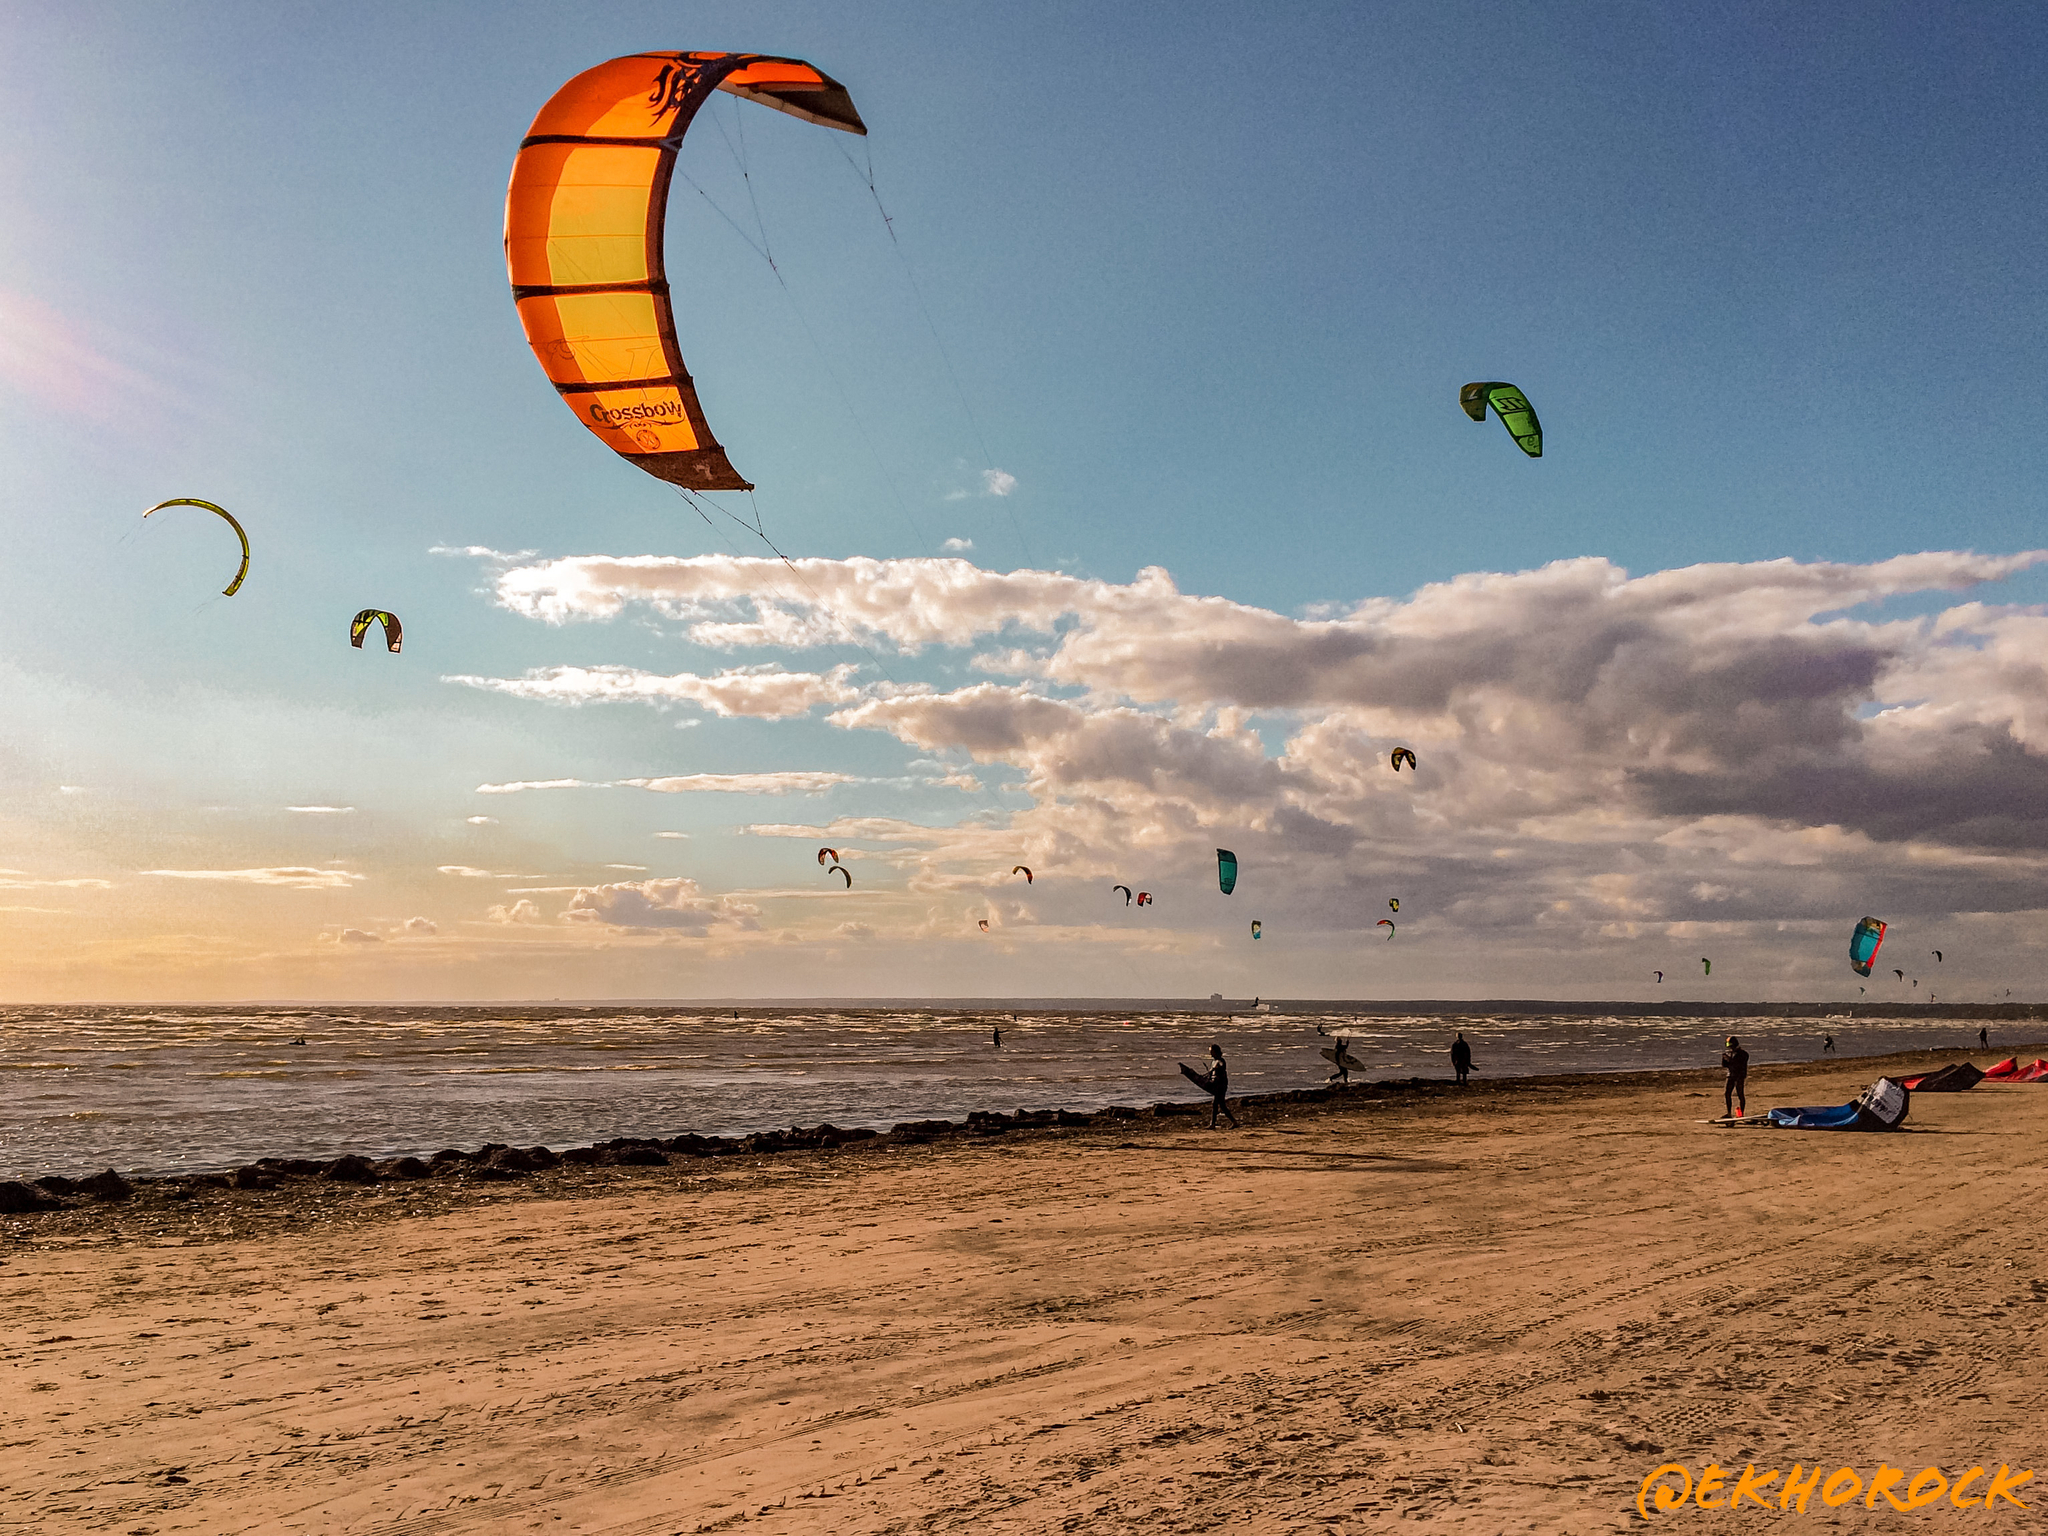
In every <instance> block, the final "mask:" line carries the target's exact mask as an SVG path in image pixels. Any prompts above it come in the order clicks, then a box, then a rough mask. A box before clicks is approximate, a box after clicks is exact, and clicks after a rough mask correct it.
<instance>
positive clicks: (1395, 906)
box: [1387, 896, 1401, 912]
mask: <svg viewBox="0 0 2048 1536" xmlns="http://www.w3.org/2000/svg"><path fill="white" fill-rule="evenodd" d="M1387 910H1388V911H1389V912H1398V911H1400V910H1401V898H1400V897H1398V896H1389V897H1388V898H1387Z"/></svg>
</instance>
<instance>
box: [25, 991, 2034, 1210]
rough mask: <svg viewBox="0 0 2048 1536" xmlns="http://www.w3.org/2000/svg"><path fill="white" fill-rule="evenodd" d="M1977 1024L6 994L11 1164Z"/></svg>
mask: <svg viewBox="0 0 2048 1536" xmlns="http://www.w3.org/2000/svg"><path fill="white" fill-rule="evenodd" d="M998 1026H1000V1027H1001V1029H1002V1045H1001V1046H1000V1048H998V1047H997V1046H996V1045H995V1044H994V1041H993V1034H992V1031H993V1030H994V1029H995V1028H996V1027H998ZM2003 1027H2004V1028H2005V1029H2006V1030H2008V1031H2012V1030H2017V1031H2022V1032H2024V1031H2028V1030H2031V1031H2032V1034H2031V1035H2029V1036H2028V1037H2029V1038H2033V1037H2035V1036H2038V1035H2039V1034H2040V1033H2041V1027H2040V1026H2039V1025H2025V1024H2014V1025H2007V1026H2003ZM1977 1028H1978V1025H1977V1022H1976V1021H1975V1020H1971V1021H1968V1022H1964V1021H1962V1020H1943V1019H1939V1018H1926V1017H1918V1018H1911V1019H1906V1018H1900V1019H1884V1018H1857V1019H1855V1020H1854V1021H1853V1022H1851V1021H1847V1020H1837V1021H1833V1022H1830V1021H1827V1020H1814V1019H1786V1018H1773V1017H1771V1016H1769V1015H1768V1014H1764V1015H1755V1016H1751V1015H1731V1016H1728V1017H1723V1018H1669V1017H1644V1018H1631V1017H1623V1016H1588V1015H1586V1014H1583V1013H1572V1012H1568V1011H1562V1010H1561V1011H1559V1012H1557V1013H1555V1014H1535V1015H1530V1014H1517V1015H1514V1016H1488V1015H1486V1014H1484V1013H1472V1014H1449V1013H1432V1014H1430V1015H1428V1016H1426V1017H1425V1016H1416V1017H1408V1018H1401V1017H1385V1016H1373V1017H1354V1016H1348V1015H1346V1014H1345V1013H1344V1012H1343V1011H1342V1010H1341V1009H1328V1010H1325V1009H1320V1008H1319V1009H1317V1010H1316V1011H1314V1012H1295V1013H1277V1012H1250V1013H1246V1012H1238V1013H1227V1012H1222V1011H1197V1012H1183V1013H1174V1012H1163V1011H1157V1010H1147V1009H1144V1008H1142V1007H1138V1008H1132V1009H1129V1010H1114V1009H1113V1010H1110V1011H1097V1012H1081V1011H1075V1012H1055V1013H1047V1012H1027V1011H1020V1012H1019V1013H1018V1014H1017V1015H1016V1017H1015V1020H1014V1022H1012V1020H1011V1018H1010V1017H1009V1015H1008V1014H1007V1012H1006V1011H1005V1012H993V1011H963V1010H958V1009H948V1010H942V1011H936V1012H934V1011H918V1010H914V1009H880V1008H877V1009H864V1008H831V1009H822V1008H821V1009H814V1010H813V1009H802V1008H791V1009H768V1008H751V1009H742V1010H740V1011H739V1012H738V1013H737V1014H735V1013H734V1012H732V1011H731V1010H725V1011H717V1010H710V1009H705V1008H694V1009H693V1008H681V1007H678V1008H666V1007H613V1006H607V1005H592V1006H588V1007H546V1006H540V1007H535V1006H524V1005H522V1006H505V1005H498V1006H475V1007H395V1006H394V1007H387V1006H374V1007H361V1008H346V1009H343V1008H334V1009H320V1008H309V1007H276V1008H268V1007H230V1006H223V1007H158V1008H133V1007H127V1008H122V1007H83V1006H74V1007H26V1006H16V1007H6V1008H0V1178H21V1177H33V1176H35V1175H39V1174H44V1173H66V1174H71V1175H77V1174H80V1173H84V1172H88V1171H92V1170H96V1169H100V1168H106V1167H114V1168H118V1169H120V1170H121V1171H122V1172H124V1173H144V1174H164V1173H176V1172H205V1171H213V1170H219V1169H224V1168H232V1167H235V1166H237V1165H239V1164H242V1163H246V1162H250V1161H253V1160H254V1159H256V1158H258V1157H266V1156H281V1157H310V1158H322V1159H325V1158H332V1157H338V1156H340V1155H341V1154H343V1153H346V1152H357V1153H362V1154H364V1155H366V1156H369V1157H391V1156H397V1155H401V1154H407V1153H410V1154H413V1155H417V1156H431V1155H432V1154H433V1153H434V1152H435V1151H437V1150H438V1149H440V1148H443V1147H476V1146H479V1145H481V1144H483V1143H486V1142H506V1143H510V1144H512V1145H515V1146H532V1145H535V1144H542V1145H547V1146H553V1147H566V1146H574V1145H580V1144H585V1143H589V1142H593V1141H604V1140H609V1139H610V1138H612V1137H615V1136H648V1137H654V1136H663V1137H665V1136H674V1135H679V1134H681V1133H683V1132H685V1131H694V1132H697V1133H699V1134H702V1135H727V1136H730V1135H741V1134H745V1133H747V1132H749V1131H760V1130H772V1129H781V1128H786V1127H789V1126H793V1125H817V1124H820V1123H824V1122H830V1123H832V1124H834V1125H839V1126H843V1127H852V1126H874V1127H877V1128H887V1127H888V1126H890V1125H892V1124H895V1123H896V1122H898V1121H902V1120H921V1119H961V1118H964V1117H965V1115H966V1114H967V1113H968V1112H969V1111H971V1110H1000V1111H1011V1110H1017V1109H1055V1108H1057V1109H1075V1110H1090V1109H1099V1108H1103V1107H1106V1106H1108V1105H1111V1104H1139V1105H1142V1104H1150V1103H1154V1102H1156V1101H1158V1100H1161V1099H1197V1098H1199V1097H1200V1093H1199V1090H1197V1089H1195V1088H1194V1087H1193V1086H1192V1085H1190V1084H1189V1083H1188V1082H1187V1081H1186V1080H1185V1079H1184V1078H1182V1077H1181V1075H1180V1073H1179V1070H1178V1065H1177V1064H1178V1063H1180V1062H1183V1061H1185V1062H1188V1063H1190V1064H1194V1065H1199V1064H1200V1063H1201V1062H1202V1061H1203V1059H1204V1058H1205V1056H1206V1055H1207V1051H1208V1047H1209V1045H1210V1043H1211V1042H1215V1043H1218V1044H1220V1045H1221V1046H1222V1047H1223V1049H1224V1051H1225V1052H1226V1054H1227V1055H1228V1058H1229V1062H1230V1085H1231V1090H1232V1092H1233V1093H1247V1094H1253V1093H1269V1092H1273V1091H1275V1090H1280V1089H1288V1088H1302V1087H1310V1086H1314V1085H1316V1084H1320V1083H1322V1082H1324V1081H1326V1080H1327V1078H1328V1076H1329V1073H1330V1070H1331V1068H1330V1063H1329V1062H1328V1061H1327V1060H1325V1059H1323V1057H1322V1056H1321V1054H1320V1053H1321V1052H1322V1051H1323V1050H1325V1049H1328V1048H1329V1047H1330V1045H1331V1041H1330V1039H1329V1038H1326V1034H1325V1033H1321V1032H1327V1035H1329V1036H1334V1035H1343V1036H1345V1037H1346V1038H1348V1039H1349V1040H1350V1041H1351V1042H1352V1044H1351V1053H1352V1054H1353V1055H1354V1056H1355V1057H1356V1058H1357V1059H1358V1060H1359V1061H1361V1062H1362V1063H1364V1066H1365V1074H1366V1076H1367V1077H1410V1076H1418V1075H1420V1076H1433V1077H1441V1076H1446V1075H1448V1073H1449V1057H1448V1054H1447V1052H1448V1048H1449V1045H1450V1041H1451V1038H1452V1036H1453V1035H1454V1034H1456V1033H1458V1032H1460V1031H1462V1032H1463V1033H1464V1035H1465V1038H1466V1039H1467V1040H1469V1041H1470V1042H1471V1043H1472V1049H1473V1055H1474V1058H1475V1060H1476V1063H1477V1070H1478V1073H1479V1075H1480V1076H1481V1077H1482V1078H1491V1077H1501V1076H1521V1075H1528V1074H1532V1073H1557V1072H1608V1071H1631V1070H1646V1069H1669V1068H1677V1067H1711V1066H1713V1065H1715V1064H1716V1062H1717V1061H1718V1059H1719V1054H1720V1050H1721V1043H1722V1040H1723V1038H1724V1037H1725V1036H1727V1035H1729V1034H1731V1033H1733V1034H1740V1035H1741V1036H1742V1037H1743V1039H1744V1043H1745V1045H1746V1046H1747V1047H1748V1049H1749V1051H1750V1053H1751V1059H1752V1060H1753V1061H1756V1062H1759V1063H1762V1062H1770V1061H1802V1060H1809V1059H1812V1058H1815V1057H1817V1056H1818V1055H1819V1054H1820V1049H1821V1036H1822V1034H1823V1033H1824V1032H1827V1031H1832V1032H1833V1034H1834V1036H1835V1040H1836V1044H1837V1049H1838V1050H1839V1051H1840V1052H1841V1053H1842V1054H1844V1055H1865V1054H1875V1053H1879V1052H1885V1051H1895V1050H1907V1049H1912V1048H1916V1047H1922V1046H1965V1045H1967V1046H1973V1047H1974V1046H1975V1044H1976V1033H1977ZM1997 1030H1998V1026H1994V1033H1996V1032H1997ZM1319 1031H1321V1032H1319ZM300 1042H303V1043H300ZM1993 1043H1994V1044H1996V1043H1997V1042H1996V1040H1994V1042H1993Z"/></svg>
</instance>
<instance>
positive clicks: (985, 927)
mask: <svg viewBox="0 0 2048 1536" xmlns="http://www.w3.org/2000/svg"><path fill="white" fill-rule="evenodd" d="M981 931H982V932H983V933H987V932H988V919H987V918H985V917H984V918H983V919H982V920H981Z"/></svg>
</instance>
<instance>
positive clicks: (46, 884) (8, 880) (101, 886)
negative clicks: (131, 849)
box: [0, 869, 114, 891]
mask: <svg viewBox="0 0 2048 1536" xmlns="http://www.w3.org/2000/svg"><path fill="white" fill-rule="evenodd" d="M0 877H5V878H0V891H33V890H67V891H110V890H112V889H113V888H114V883H113V882H112V881H111V880H90V879H72V880H35V879H31V878H30V877H29V876H27V875H25V874H23V873H22V872H21V871H20V870H18V869H0Z"/></svg>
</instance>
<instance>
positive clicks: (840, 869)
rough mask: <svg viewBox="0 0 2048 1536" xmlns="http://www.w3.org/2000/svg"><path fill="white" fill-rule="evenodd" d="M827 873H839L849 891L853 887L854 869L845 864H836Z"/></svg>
mask: <svg viewBox="0 0 2048 1536" xmlns="http://www.w3.org/2000/svg"><path fill="white" fill-rule="evenodd" d="M827 873H829V874H834V875H837V876H839V877H840V878H841V879H842V880H844V881H845V882H846V888H847V889H848V890H849V891H850V890H852V889H853V871H852V870H850V869H848V868H847V867H846V866H845V865H844V864H834V865H833V866H832V868H831V869H830V870H829V871H827Z"/></svg>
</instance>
